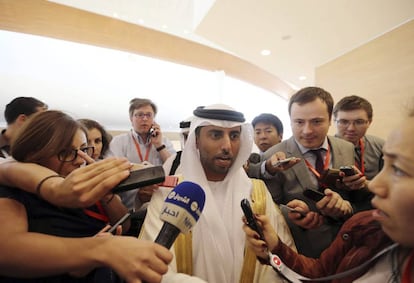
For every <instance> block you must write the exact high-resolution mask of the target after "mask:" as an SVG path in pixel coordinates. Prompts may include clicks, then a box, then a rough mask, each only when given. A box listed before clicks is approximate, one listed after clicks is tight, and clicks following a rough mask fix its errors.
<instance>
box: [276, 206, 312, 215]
mask: <svg viewBox="0 0 414 283" xmlns="http://www.w3.org/2000/svg"><path fill="white" fill-rule="evenodd" d="M280 208H285V209H286V210H288V211H289V212H295V213H299V214H300V216H301V217H305V216H306V212H303V211H299V210H296V209H294V208H291V207H289V206H287V205H285V204H281V205H280Z"/></svg>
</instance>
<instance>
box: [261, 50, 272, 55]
mask: <svg viewBox="0 0 414 283" xmlns="http://www.w3.org/2000/svg"><path fill="white" fill-rule="evenodd" d="M270 53H272V52H270V50H267V49H263V50H262V51H260V54H262V55H263V56H269V55H270Z"/></svg>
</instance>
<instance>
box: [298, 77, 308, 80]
mask: <svg viewBox="0 0 414 283" xmlns="http://www.w3.org/2000/svg"><path fill="white" fill-rule="evenodd" d="M306 79H307V77H306V76H300V77H299V80H300V81H304V80H306Z"/></svg>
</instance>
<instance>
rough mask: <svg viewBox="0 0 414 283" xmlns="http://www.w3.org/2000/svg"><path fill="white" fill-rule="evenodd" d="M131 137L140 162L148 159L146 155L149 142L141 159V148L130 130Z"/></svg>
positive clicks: (148, 150)
mask: <svg viewBox="0 0 414 283" xmlns="http://www.w3.org/2000/svg"><path fill="white" fill-rule="evenodd" d="M131 137H132V140H133V141H134V144H135V149H136V150H137V153H138V157H139V159H140V160H141V162H144V161H148V156H149V152H150V147H151V144H149V145H148V146H147V150H146V152H145V159H142V153H141V148H140V147H139V144H138V142H137V140H136V139H135V137H134V134H133V133H132V132H131Z"/></svg>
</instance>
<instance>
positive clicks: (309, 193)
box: [303, 189, 325, 202]
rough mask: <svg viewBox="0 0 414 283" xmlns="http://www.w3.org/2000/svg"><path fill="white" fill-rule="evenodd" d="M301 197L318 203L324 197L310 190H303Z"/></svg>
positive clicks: (322, 194)
mask: <svg viewBox="0 0 414 283" xmlns="http://www.w3.org/2000/svg"><path fill="white" fill-rule="evenodd" d="M303 195H304V196H305V197H307V198H309V199H311V200H313V201H315V202H318V201H320V200H321V199H323V198H324V197H325V194H324V193H321V192H319V191H316V190H312V189H305V190H304V191H303Z"/></svg>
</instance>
